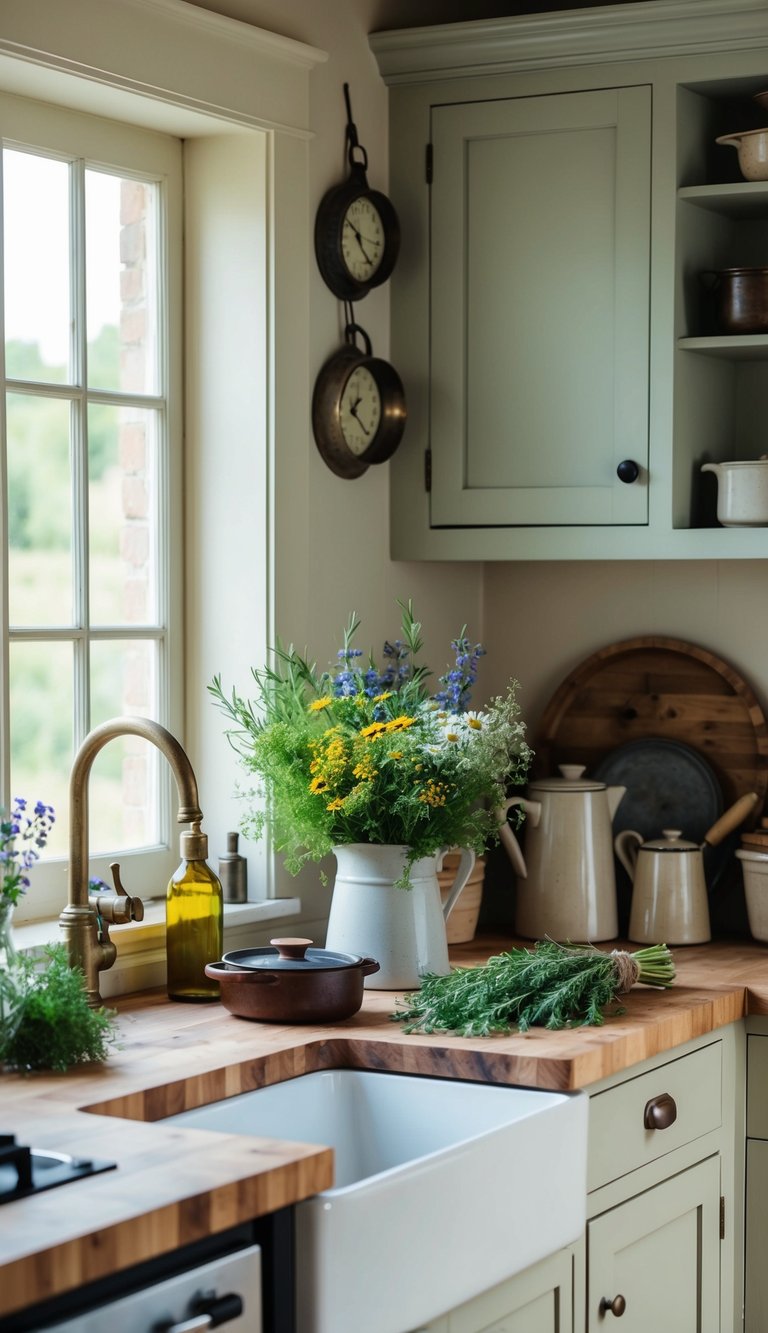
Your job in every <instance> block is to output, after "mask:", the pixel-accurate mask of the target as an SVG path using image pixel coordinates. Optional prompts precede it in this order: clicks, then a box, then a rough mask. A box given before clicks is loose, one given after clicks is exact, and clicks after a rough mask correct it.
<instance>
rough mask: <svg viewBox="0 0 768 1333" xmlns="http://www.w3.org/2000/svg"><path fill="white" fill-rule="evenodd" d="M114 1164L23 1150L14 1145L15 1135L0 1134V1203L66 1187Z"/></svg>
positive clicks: (41, 1151) (45, 1150) (68, 1155)
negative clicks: (58, 1187)
mask: <svg viewBox="0 0 768 1333" xmlns="http://www.w3.org/2000/svg"><path fill="white" fill-rule="evenodd" d="M116 1166H117V1163H116V1162H104V1161H97V1160H96V1159H95V1158H92V1157H73V1156H72V1155H71V1154H70V1153H62V1152H52V1151H51V1150H50V1149H38V1148H26V1147H22V1146H21V1145H19V1144H17V1142H16V1135H15V1134H0V1204H3V1203H10V1202H11V1201H12V1200H13V1199H24V1198H26V1197H27V1196H28V1195H29V1194H40V1193H41V1192H42V1191H43V1190H51V1189H55V1187H56V1186H57V1185H67V1184H69V1182H70V1181H72V1180H82V1179H84V1177H85V1176H95V1175H98V1174H99V1172H101V1171H113V1170H114V1169H115V1167H116Z"/></svg>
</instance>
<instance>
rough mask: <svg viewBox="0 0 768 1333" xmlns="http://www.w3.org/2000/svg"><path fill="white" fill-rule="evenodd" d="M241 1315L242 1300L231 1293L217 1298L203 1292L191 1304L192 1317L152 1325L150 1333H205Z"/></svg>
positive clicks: (213, 1294)
mask: <svg viewBox="0 0 768 1333" xmlns="http://www.w3.org/2000/svg"><path fill="white" fill-rule="evenodd" d="M242 1313H243V1298H242V1296H238V1295H237V1293H236V1292H234V1291H231V1292H229V1293H228V1294H227V1295H226V1296H217V1295H216V1294H215V1292H205V1294H203V1295H200V1296H196V1297H195V1298H194V1300H193V1302H192V1315H191V1317H190V1318H189V1319H182V1320H181V1322H180V1323H176V1324H174V1323H168V1321H167V1320H163V1321H162V1323H159V1324H153V1325H152V1329H151V1333H206V1331H207V1330H208V1329H210V1328H218V1327H219V1325H220V1324H228V1323H229V1322H230V1320H231V1319H237V1318H238V1317H239V1316H240V1315H241V1314H242Z"/></svg>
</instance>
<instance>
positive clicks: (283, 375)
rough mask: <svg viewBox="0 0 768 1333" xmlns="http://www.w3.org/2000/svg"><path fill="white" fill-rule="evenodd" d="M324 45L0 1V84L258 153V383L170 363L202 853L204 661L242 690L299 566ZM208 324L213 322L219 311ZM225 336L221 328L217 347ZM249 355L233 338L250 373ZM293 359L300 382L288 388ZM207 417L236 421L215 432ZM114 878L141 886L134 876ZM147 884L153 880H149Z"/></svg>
mask: <svg viewBox="0 0 768 1333" xmlns="http://www.w3.org/2000/svg"><path fill="white" fill-rule="evenodd" d="M41 34H44V38H42V39H41ZM43 40H44V42H45V45H44V46H43V45H42V41H43ZM326 58H327V57H326V55H325V53H324V52H321V51H317V50H315V49H314V48H311V47H308V46H305V45H304V44H303V43H299V42H294V41H292V40H290V39H286V38H282V37H278V36H276V35H274V34H271V33H267V32H263V31H261V30H259V29H257V28H254V27H252V26H251V25H249V24H245V23H240V22H238V21H235V20H231V19H226V18H223V17H222V16H220V15H215V14H213V13H211V12H210V11H208V10H204V9H202V8H200V7H198V6H194V5H189V4H186V3H184V0H110V5H109V8H108V10H106V11H105V9H104V6H103V2H102V0H68V4H67V6H66V15H65V14H64V13H63V12H62V8H61V5H60V3H59V0H26V2H25V3H24V4H18V5H13V6H12V7H11V9H10V10H9V11H8V12H7V13H6V14H5V15H4V21H3V30H2V33H0V89H4V90H6V91H8V92H15V93H18V94H21V95H22V96H26V97H29V96H33V97H37V98H40V99H41V100H45V101H50V102H53V103H54V104H57V105H65V106H70V107H74V108H76V109H79V110H84V111H89V112H95V113H97V114H101V115H107V116H108V117H110V118H112V119H118V120H122V121H125V122H126V123H127V124H133V125H142V126H146V127H148V128H152V129H157V130H160V131H162V132H168V133H172V134H177V135H179V136H180V137H182V138H184V139H185V140H187V141H189V142H188V143H187V148H190V147H193V148H195V149H199V150H200V152H199V153H198V154H197V156H198V159H201V158H202V159H204V158H205V155H206V151H210V153H211V155H212V156H213V157H214V158H215V157H216V155H217V140H219V138H220V139H221V142H222V145H223V146H224V147H225V150H226V152H228V153H229V154H230V156H231V155H232V153H233V152H235V153H236V151H237V148H238V144H240V145H241V146H242V159H243V162H244V163H245V164H246V167H247V170H248V172H249V179H250V178H251V177H252V176H253V173H254V171H258V170H259V167H258V166H257V165H256V163H257V162H260V163H261V164H262V166H263V170H262V174H261V177H260V179H259V180H258V182H257V183H254V197H255V195H256V194H257V193H258V197H259V199H260V208H259V212H258V213H254V214H253V219H252V220H253V223H254V232H253V237H254V243H255V244H257V247H258V252H259V260H258V264H257V265H256V268H258V269H259V271H258V272H257V273H256V272H255V273H253V274H249V275H248V280H249V282H250V286H249V287H248V288H247V290H246V293H245V295H244V296H243V295H242V291H243V289H242V288H240V293H239V294H240V295H241V299H240V300H239V302H238V308H239V309H240V310H241V311H246V310H249V309H250V310H252V311H254V310H255V308H256V304H258V308H259V311H260V312H261V313H260V314H259V316H258V321H257V320H256V316H255V315H252V324H253V327H252V328H250V329H249V330H248V333H249V336H251V338H252V343H253V348H254V349H255V350H256V352H257V353H258V357H257V359H258V365H259V368H260V373H261V383H259V384H258V385H257V386H256V388H255V389H254V385H253V383H249V382H247V376H246V375H245V374H243V371H244V370H245V369H246V368H245V367H244V366H243V365H242V364H241V365H240V366H239V373H238V374H237V375H234V374H230V376H229V379H228V380H225V382H224V383H223V384H221V383H217V381H216V380H215V379H214V378H212V379H211V381H210V382H209V383H207V384H204V385H203V386H202V387H200V386H199V385H198V384H197V383H195V382H192V383H190V381H191V380H192V379H193V377H191V376H187V381H186V386H185V399H186V409H187V426H186V433H187V434H186V441H185V462H184V521H185V526H186V529H187V532H188V533H189V531H190V530H192V529H194V537H195V540H194V542H193V543H190V544H189V545H188V547H187V553H186V555H185V562H184V564H185V567H184V606H185V610H186V617H185V619H186V631H185V643H184V668H183V670H184V680H185V686H186V690H185V699H184V718H183V724H182V725H181V726H180V727H179V729H178V733H177V734H179V738H180V739H181V740H182V743H184V745H185V748H186V749H187V752H188V753H189V755H190V758H191V759H192V761H193V764H194V766H195V770H196V773H197V776H198V783H199V786H200V794H201V805H202V807H203V811H204V814H205V817H206V818H205V825H204V827H206V829H207V831H208V833H209V838H210V843H211V853H212V859H213V858H215V855H216V849H221V848H223V846H224V840H225V836H226V831H227V830H228V829H230V828H235V827H237V823H238V819H239V813H240V811H239V807H238V803H237V801H236V800H235V797H234V794H233V786H234V781H235V777H236V774H235V771H234V769H233V758H232V752H231V751H230V750H229V748H228V746H227V744H226V741H225V740H224V737H223V726H222V720H221V718H220V716H219V715H218V714H216V712H215V710H214V708H213V706H212V704H211V702H210V700H209V698H208V696H207V693H206V688H205V687H206V684H207V683H208V681H209V680H210V679H211V677H212V675H213V674H214V672H216V671H218V670H222V671H223V672H224V674H225V676H226V675H228V676H229V679H230V681H231V683H232V684H233V685H235V686H236V687H237V688H239V689H242V690H247V689H248V686H249V680H250V667H251V664H252V663H254V662H259V661H261V660H263V658H264V654H265V651H266V645H267V644H268V643H270V642H274V623H275V602H274V595H275V594H274V583H275V568H276V565H277V563H278V562H279V560H280V559H281V554H286V555H287V553H288V552H289V551H291V552H292V556H293V560H294V562H295V566H296V567H297V568H298V569H300V570H301V569H305V568H308V567H309V563H310V561H309V550H308V547H309V540H310V534H309V531H308V528H307V525H306V524H305V523H304V522H303V521H302V516H303V514H305V513H306V512H307V509H308V504H309V471H308V469H307V466H306V451H307V448H308V445H309V444H310V434H309V424H308V423H309V418H308V411H307V404H308V401H309V364H310V358H309V284H310V268H309V246H308V240H307V238H308V237H309V236H310V235H311V206H310V198H309V175H308V146H309V140H310V139H311V133H310V130H309V74H310V72H311V70H312V68H313V67H314V66H315V65H316V64H317V63H318V62H320V61H323V60H325V59H326ZM255 143H258V145H259V147H258V152H257V153H256V154H255V155H253V153H252V150H253V146H254V144H255ZM198 193H199V194H200V195H202V194H203V193H204V191H203V190H199V191H198ZM185 225H186V224H185ZM209 239H210V238H209ZM213 242H214V245H215V237H214V238H213ZM198 276H199V275H198ZM209 286H213V287H214V290H213V291H210V290H207V289H206V284H205V283H201V284H200V286H199V289H198V291H197V292H195V293H193V297H192V299H190V296H189V290H188V291H187V300H186V305H187V313H186V331H187V346H188V348H189V347H190V346H195V345H197V344H198V343H199V342H200V341H204V339H205V337H206V336H207V331H208V330H209V328H210V327H211V326H212V324H215V323H216V319H217V317H218V318H219V320H220V321H221V316H222V313H223V309H224V306H223V299H222V298H221V297H220V296H219V295H218V293H217V291H216V290H215V287H216V284H209ZM232 290H235V289H234V286H233V287H232ZM228 295H231V292H230V293H228ZM254 297H257V298H258V301H255V300H254V299H253V298H254ZM196 301H197V302H198V305H199V303H200V302H202V305H199V308H196ZM206 303H207V305H206ZM257 322H258V327H256V324H257ZM220 327H222V328H224V330H225V332H226V324H225V323H224V322H223V321H222V322H221V323H220ZM240 332H242V330H241V331H240ZM241 346H242V340H241V342H240V343H239V344H235V342H234V341H233V342H232V348H231V350H232V352H233V353H234V352H237V351H238V350H239V348H240V347H241ZM233 359H234V360H236V357H235V358H233V356H232V355H230V357H229V361H230V362H232V361H233ZM254 364H255V362H254V358H253V357H252V356H250V353H249V357H248V367H249V370H250V372H251V373H250V380H251V381H252V380H253V378H254V377H253V374H252V371H253V365H254ZM297 367H301V368H302V370H303V374H304V375H305V379H306V384H305V387H306V390H307V392H306V393H305V394H304V393H297V392H296V388H297V380H296V370H297ZM222 419H223V420H226V421H228V422H229V423H230V424H232V423H236V426H237V429H236V431H233V430H231V429H230V430H229V431H228V432H227V433H226V435H225V436H224V442H223V439H222V433H221V421H222ZM212 475H213V476H214V481H215V484H214V486H213V487H211V485H210V479H211V476H212ZM231 533H237V534H238V539H239V541H240V546H239V548H238V551H237V557H238V558H239V559H241V560H243V559H245V560H247V562H248V564H247V567H249V568H251V569H253V570H256V571H257V573H258V579H259V586H258V587H256V588H255V589H254V590H253V594H251V590H250V588H249V585H248V582H247V581H245V582H243V580H242V579H236V578H235V579H233V578H232V563H231V562H232V551H231V549H229V548H228V544H227V542H226V541H224V540H222V538H223V536H229V535H230V534H231ZM262 574H263V585H264V586H263V588H262V587H261V576H262ZM289 582H290V580H289ZM212 592H214V593H215V595H213V596H212V595H211V594H212ZM243 850H247V852H248V860H249V896H250V897H252V898H254V899H257V900H261V899H267V898H270V897H273V896H275V894H276V890H278V891H279V889H280V888H281V887H282V886H281V885H276V884H275V882H274V879H273V869H272V861H271V857H269V856H268V855H267V853H266V851H265V849H264V847H262V846H259V847H258V848H254V847H250V848H247V849H243ZM60 887H61V897H60V901H61V902H62V903H63V899H64V897H65V893H64V885H63V884H62V885H61V886H60ZM132 887H133V888H134V889H135V890H136V891H137V892H140V893H142V895H143V896H147V893H148V889H147V886H146V885H133V886H132ZM163 891H164V884H161V885H157V884H155V885H154V886H152V888H151V890H149V892H151V893H153V894H158V893H160V894H162V892H163ZM265 912H266V914H268V915H274V906H273V905H270V904H269V903H265Z"/></svg>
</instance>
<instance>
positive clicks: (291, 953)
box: [269, 936, 312, 961]
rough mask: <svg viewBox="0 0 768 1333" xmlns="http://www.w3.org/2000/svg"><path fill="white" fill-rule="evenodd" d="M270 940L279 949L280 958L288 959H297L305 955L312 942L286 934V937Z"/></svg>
mask: <svg viewBox="0 0 768 1333" xmlns="http://www.w3.org/2000/svg"><path fill="white" fill-rule="evenodd" d="M269 942H270V944H272V945H274V947H275V948H276V949H277V952H278V956H279V957H280V958H284V959H286V960H290V959H295V960H297V961H299V960H301V959H302V958H303V957H304V955H305V953H306V952H307V949H308V948H309V946H310V944H311V943H312V941H311V940H302V939H298V938H293V937H291V936H286V937H285V939H279V940H270V941H269Z"/></svg>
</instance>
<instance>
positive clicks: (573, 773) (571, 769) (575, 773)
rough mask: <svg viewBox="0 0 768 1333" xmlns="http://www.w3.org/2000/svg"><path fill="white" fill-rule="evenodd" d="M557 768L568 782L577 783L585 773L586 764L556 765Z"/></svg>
mask: <svg viewBox="0 0 768 1333" xmlns="http://www.w3.org/2000/svg"><path fill="white" fill-rule="evenodd" d="M557 767H558V768H559V769H560V772H561V773H562V775H563V777H564V778H567V780H568V781H569V782H577V781H578V779H579V778H581V777H583V776H584V773H585V771H586V764H558V766H557Z"/></svg>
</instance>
